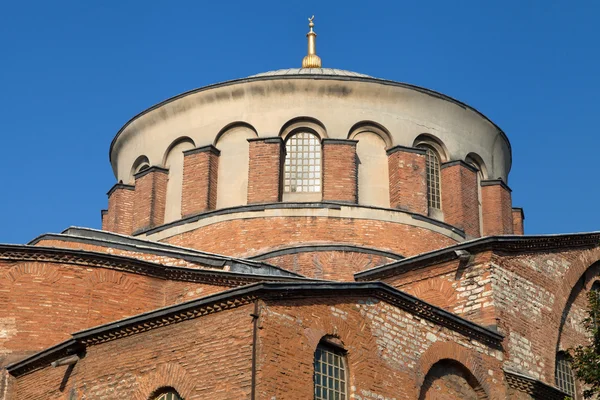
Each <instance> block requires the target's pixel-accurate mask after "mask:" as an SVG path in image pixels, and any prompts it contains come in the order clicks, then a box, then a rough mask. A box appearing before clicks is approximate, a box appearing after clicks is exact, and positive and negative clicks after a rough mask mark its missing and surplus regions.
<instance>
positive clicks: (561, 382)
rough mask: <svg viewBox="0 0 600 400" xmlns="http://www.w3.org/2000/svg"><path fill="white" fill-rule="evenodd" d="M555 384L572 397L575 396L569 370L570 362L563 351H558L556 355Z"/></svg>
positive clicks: (571, 373)
mask: <svg viewBox="0 0 600 400" xmlns="http://www.w3.org/2000/svg"><path fill="white" fill-rule="evenodd" d="M556 386H558V388H559V389H560V390H562V391H563V392H565V393H566V394H567V395H568V396H570V397H571V398H572V399H575V398H576V397H575V396H576V391H575V379H574V378H573V371H572V370H571V364H570V363H569V360H568V359H567V357H566V356H565V354H564V353H558V354H557V355H556Z"/></svg>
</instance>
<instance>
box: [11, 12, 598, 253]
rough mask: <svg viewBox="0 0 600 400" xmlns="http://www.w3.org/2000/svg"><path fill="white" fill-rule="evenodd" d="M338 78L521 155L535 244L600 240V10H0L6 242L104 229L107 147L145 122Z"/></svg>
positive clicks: (110, 180) (518, 201)
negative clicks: (152, 114) (193, 106)
mask: <svg viewBox="0 0 600 400" xmlns="http://www.w3.org/2000/svg"><path fill="white" fill-rule="evenodd" d="M311 14H315V15H316V19H315V22H316V32H317V33H318V34H319V37H318V53H319V55H320V56H321V57H322V59H323V64H324V66H325V67H332V68H341V69H348V70H353V71H357V72H362V73H366V74H369V75H372V76H376V77H381V78H386V79H391V80H397V81H402V82H408V83H412V84H416V85H419V86H424V87H427V88H431V89H434V90H437V91H440V92H443V93H445V94H448V95H450V96H452V97H454V98H457V99H459V100H461V101H463V102H466V103H467V104H470V105H472V106H473V107H475V108H477V109H478V110H480V111H481V112H483V113H484V114H486V115H487V116H488V117H490V118H491V119H492V120H493V121H494V122H496V123H497V124H498V125H499V126H500V127H501V128H502V129H503V130H504V131H505V132H506V134H507V135H508V137H509V139H510V140H511V143H512V147H513V167H512V172H511V174H510V178H509V185H510V186H511V188H512V189H513V204H514V205H515V206H522V207H524V208H525V215H526V221H525V226H526V233H530V234H534V233H563V232H581V231H593V230H600V211H599V208H598V199H599V198H600V184H599V179H598V175H599V174H598V172H599V170H600V167H599V162H598V152H599V148H600V139H599V137H600V134H599V132H598V130H599V129H598V115H599V112H598V109H599V107H600V101H599V99H598V96H599V93H600V73H599V71H600V68H599V65H598V64H599V61H600V54H599V46H598V40H599V39H600V28H599V26H600V24H598V23H597V16H598V15H599V14H600V2H597V1H577V2H572V1H551V0H546V1H533V0H532V1H516V0H514V1H495V2H488V1H420V2H415V1H410V2H409V1H406V2H400V1H389V2H377V1H360V2H359V1H356V2H354V1H343V2H342V1H340V2H329V1H294V2H291V1H281V0H279V1H260V2H259V1H239V2H234V1H220V2H218V1H217V2H213V1H211V2H208V1H177V2H158V1H128V0H122V1H81V0H77V1H75V0H73V1H45V0H44V1H5V2H2V3H0V52H1V53H0V149H1V151H2V160H3V165H4V172H3V175H2V184H1V185H0V188H1V189H0V242H4V243H6V242H8V243H24V242H27V241H29V240H30V239H32V238H33V237H35V236H37V235H39V234H41V233H45V232H58V231H61V230H62V229H64V228H66V227H68V226H70V225H78V226H89V227H94V228H99V227H100V210H101V209H103V208H106V206H107V198H106V192H107V190H108V189H109V188H110V187H111V186H112V185H113V184H114V183H115V178H114V176H113V175H112V171H111V169H110V165H109V162H108V147H109V144H110V141H111V140H112V138H113V136H114V135H115V133H116V132H117V131H118V130H119V128H120V127H121V126H122V125H123V124H124V123H125V122H126V121H127V120H128V119H129V118H131V117H132V116H134V115H135V114H136V113H138V112H140V111H141V110H143V109H145V108H147V107H149V106H151V105H153V104H156V103H157V102H159V101H161V100H164V99H166V98H168V97H171V96H173V95H176V94H178V93H181V92H183V91H187V90H190V89H192V88H196V87H200V86H204V85H207V84H210V83H215V82H219V81H223V80H228V79H233V78H240V77H244V76H247V75H251V74H255V73H258V72H263V71H268V70H273V69H279V68H289V67H299V66H300V62H301V59H302V56H303V55H304V53H305V47H306V38H305V34H306V31H307V21H306V18H307V17H308V16H310V15H311Z"/></svg>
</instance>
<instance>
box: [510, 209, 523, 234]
mask: <svg viewBox="0 0 600 400" xmlns="http://www.w3.org/2000/svg"><path fill="white" fill-rule="evenodd" d="M512 219H513V233H514V234H515V235H523V234H525V228H524V221H525V213H524V212H523V209H522V208H520V207H514V208H513V209H512Z"/></svg>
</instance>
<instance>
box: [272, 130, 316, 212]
mask: <svg viewBox="0 0 600 400" xmlns="http://www.w3.org/2000/svg"><path fill="white" fill-rule="evenodd" d="M300 136H302V137H301V138H300V140H301V142H300V143H298V139H299V137H300ZM292 146H294V147H295V148H292ZM305 146H306V147H308V149H304V148H303V147H305ZM311 146H314V148H311ZM299 148H302V149H300V150H299ZM313 160H314V162H313V163H312V164H311V161H313ZM299 167H300V168H302V169H304V168H306V171H304V170H302V171H298V168H299ZM311 167H314V170H313V171H311V170H310V168H311ZM293 168H295V170H292V169H293ZM282 170H283V171H282V174H281V175H282V192H283V195H284V196H285V197H287V200H293V199H294V198H301V199H310V200H320V198H321V196H322V193H323V148H322V139H321V137H320V136H319V135H318V134H317V133H316V132H314V131H313V130H312V129H308V128H307V129H302V128H298V129H296V130H294V131H293V132H290V133H289V134H288V135H287V136H286V138H285V159H284V162H283V166H282ZM292 174H295V177H294V178H292ZM311 174H314V175H313V176H312V177H311V176H310V175H311ZM298 181H300V182H301V183H300V185H297V183H298ZM304 181H307V182H306V183H304ZM292 182H294V183H296V185H293V183H292ZM292 186H294V188H296V189H297V188H298V187H300V188H301V190H300V191H297V190H294V191H292V190H291V188H292ZM311 189H314V190H311ZM290 197H291V199H290ZM313 198H314V199H313ZM284 200H285V199H284Z"/></svg>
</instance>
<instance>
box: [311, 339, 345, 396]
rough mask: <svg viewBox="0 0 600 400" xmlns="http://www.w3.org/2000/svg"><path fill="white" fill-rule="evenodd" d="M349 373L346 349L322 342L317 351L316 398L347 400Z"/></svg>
mask: <svg viewBox="0 0 600 400" xmlns="http://www.w3.org/2000/svg"><path fill="white" fill-rule="evenodd" d="M347 375H348V374H347V371H346V356H345V352H344V350H342V349H339V348H337V347H335V346H332V345H329V344H327V343H320V344H319V345H318V346H317V350H316V351H315V375H314V381H315V382H314V384H315V400H346V382H347Z"/></svg>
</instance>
